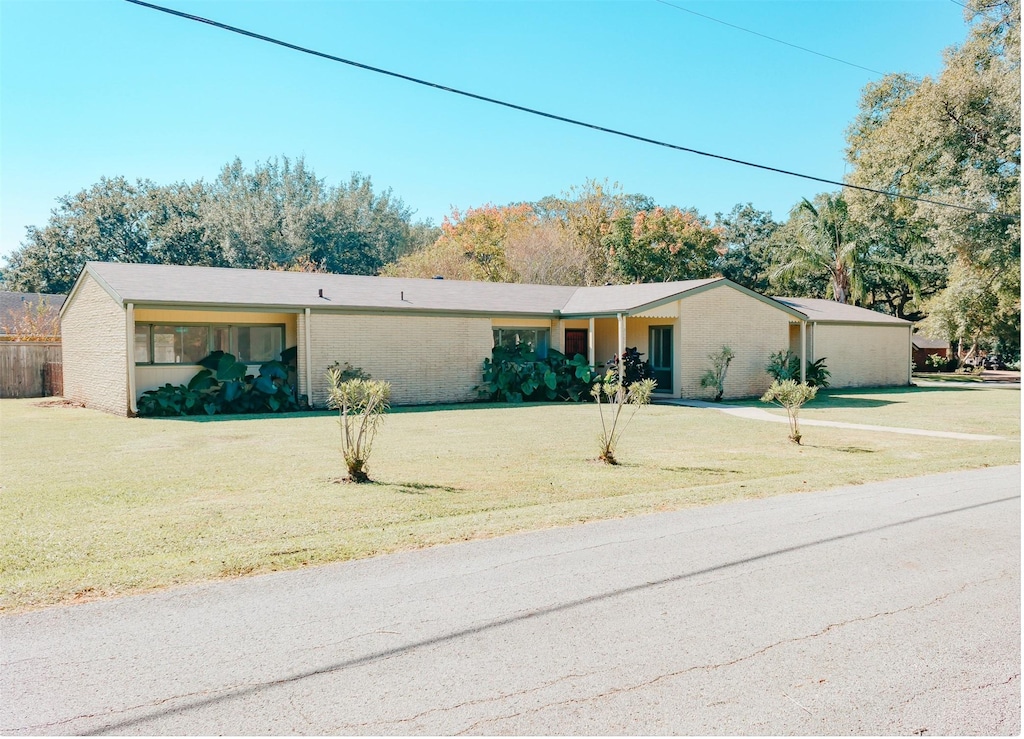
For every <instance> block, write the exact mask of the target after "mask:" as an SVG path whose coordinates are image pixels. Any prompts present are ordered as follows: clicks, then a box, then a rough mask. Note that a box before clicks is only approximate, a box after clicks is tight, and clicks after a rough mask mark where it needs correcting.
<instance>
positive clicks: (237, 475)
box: [0, 388, 1020, 610]
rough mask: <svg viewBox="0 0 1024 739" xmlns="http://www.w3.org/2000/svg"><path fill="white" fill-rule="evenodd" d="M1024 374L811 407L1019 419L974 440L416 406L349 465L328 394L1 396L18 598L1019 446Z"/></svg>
mask: <svg viewBox="0 0 1024 739" xmlns="http://www.w3.org/2000/svg"><path fill="white" fill-rule="evenodd" d="M997 396H998V397H997ZM1019 397H1020V396H1019V392H1017V391H1013V390H991V391H989V390H974V389H969V390H968V389H949V388H936V389H930V388H929V389H918V390H895V391H885V392H880V391H875V392H870V393H866V392H864V393H861V392H857V393H850V392H844V393H831V394H829V397H828V401H827V402H828V404H829V405H828V406H827V407H825V406H823V407H822V408H821V409H818V410H811V409H808V411H807V417H811V416H812V414H814V416H815V417H829V418H837V419H841V420H852V421H855V422H865V423H888V424H891V425H897V426H920V427H923V428H934V427H935V426H936V425H939V426H942V424H945V426H943V427H945V428H949V429H952V430H964V431H986V432H989V433H1000V434H1004V435H1007V436H1013V437H1014V438H1013V439H1011V440H1007V441H999V442H962V441H952V440H947V439H929V438H924V437H912V436H895V435H887V434H870V433H864V432H859V431H848V430H843V429H832V428H817V427H807V428H806V429H805V445H804V446H800V447H798V446H796V445H794V444H790V443H788V442H787V441H786V433H787V432H786V427H785V426H784V425H781V424H779V425H775V424H766V423H759V422H754V421H748V420H744V419H738V418H734V417H730V416H727V415H725V414H722V413H719V412H717V411H714V410H702V409H694V408H680V407H667V406H656V407H651V408H646V409H644V410H643V411H642V412H641V413H640V415H639V416H637V418H636V420H635V421H634V422H633V425H632V426H631V427H630V428H629V430H628V431H627V435H626V437H625V438H624V440H623V443H622V445H621V446H620V448H619V451H618V456H619V458H620V460H621V461H622V462H623V463H624V464H623V465H622V466H620V467H615V468H613V467H607V466H604V465H602V464H600V463H597V462H595V461H593V458H594V457H595V456H596V454H597V446H596V441H595V440H596V436H597V416H596V413H597V411H596V408H595V407H594V406H592V405H534V406H520V407H509V406H484V405H472V406H462V407H456V408H432V409H399V410H398V411H396V412H394V413H392V414H391V415H390V416H389V417H388V418H387V420H386V422H385V424H384V426H383V430H382V432H381V435H380V437H379V439H378V443H377V447H376V449H375V450H374V456H373V458H372V459H371V468H370V472H371V475H372V476H373V477H374V478H375V479H376V480H378V483H377V484H372V485H350V484H339V483H337V482H336V480H337V478H338V477H340V476H341V475H342V474H343V472H344V470H343V466H342V461H341V455H340V453H339V452H338V450H337V439H338V427H337V421H336V418H335V417H334V416H333V415H331V414H326V413H324V414H298V415H292V416H285V417H280V416H278V417H247V418H235V419H216V420H152V419H151V420H143V419H125V418H117V417H114V416H108V415H106V414H103V413H99V412H95V411H89V410H83V409H79V408H67V407H41V406H39V405H38V403H37V402H36V401H23V400H4V401H0V453H2V472H0V484H2V489H0V515H2V521H3V530H4V538H3V542H2V545H0V597H2V601H0V607H2V608H3V609H5V610H14V609H21V608H25V607H31V606H39V605H47V604H54V603H66V602H74V601H76V600H82V599H87V598H90V597H95V596H102V595H111V594H121V593H129V592H138V591H142V590H146V589H151V588H158V587H165V586H168V585H173V584H177V583H185V582H193V581H198V580H204V579H210V578H220V577H231V576H236V575H240V574H246V573H253V572H267V571H272V570H279V569H290V568H297V567H302V566H305V565H312V564H319V563H324V562H331V561H338V560H346V559H352V558H358V557H367V556H371V555H374V554H378V553H382V552H390V551H396V550H401V549H408V548H415V547H424V546H430V545H434V544H438V543H442V542H450V541H458V540H465V539H472V538H477V537H487V536H496V535H501V534H507V533H511V532H515V531H524V530H530V529H538V528H544V527H550V526H562V525H567V524H572V523H576V522H580V521H587V520H593V519H600V518H609V517H617V516H627V515H636V514H642V513H648V512H652V511H659V510H671V509H676V508H682V507H686V506H695V505H706V504H710V503H718V502H722V501H728V500H733V499H737V498H746V497H762V496H768V495H777V494H782V493H794V492H801V491H803V492H806V491H813V490H818V489H824V488H828V487H833V486H837V485H843V484H850V483H860V482H867V481H871V480H878V479H884V478H891V477H902V476H910V475H918V474H926V473H931V472H938V471H943V470H954V469H965V468H972V467H981V466H986V465H998V464H1010V463H1018V462H1019V460H1020V442H1019V434H1020V414H1019V404H1018V403H1019Z"/></svg>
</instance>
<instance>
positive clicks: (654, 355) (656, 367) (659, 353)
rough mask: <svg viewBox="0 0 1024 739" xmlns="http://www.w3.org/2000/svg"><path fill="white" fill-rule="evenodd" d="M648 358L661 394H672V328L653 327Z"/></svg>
mask: <svg viewBox="0 0 1024 739" xmlns="http://www.w3.org/2000/svg"><path fill="white" fill-rule="evenodd" d="M648 348H649V350H648V352H647V354H648V358H649V360H650V363H651V377H653V378H654V379H655V380H656V381H657V383H658V387H656V388H655V391H656V392H659V393H670V392H672V375H673V374H674V373H673V372H672V327H671V326H651V333H650V344H648Z"/></svg>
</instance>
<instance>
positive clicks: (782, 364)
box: [764, 349, 800, 382]
mask: <svg viewBox="0 0 1024 739" xmlns="http://www.w3.org/2000/svg"><path fill="white" fill-rule="evenodd" d="M764 371H765V372H767V373H768V374H769V375H771V376H772V379H774V380H776V381H777V382H783V381H784V380H799V379H800V357H798V356H797V355H796V354H794V353H793V352H791V351H790V350H789V349H786V350H785V351H781V352H775V353H774V354H772V355H771V356H770V357H769V358H768V364H767V366H766V367H765V368H764Z"/></svg>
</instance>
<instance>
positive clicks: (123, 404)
mask: <svg viewBox="0 0 1024 739" xmlns="http://www.w3.org/2000/svg"><path fill="white" fill-rule="evenodd" d="M125 320H126V317H125V310H124V308H122V307H121V306H120V305H118V304H117V303H116V302H114V299H113V298H111V297H110V295H109V294H108V293H107V292H106V291H105V290H104V289H103V288H102V287H100V285H99V283H97V282H96V281H95V280H94V279H93V278H92V277H91V276H90V275H88V274H87V275H86V276H85V277H84V278H83V279H82V283H81V284H80V285H79V287H78V290H77V292H76V293H75V294H74V296H72V298H71V302H70V304H69V305H68V306H67V308H66V309H65V311H64V317H63V318H62V319H61V322H60V331H61V341H62V343H63V354H64V397H65V398H67V399H68V400H74V401H76V402H79V403H84V404H85V406H86V407H87V408H95V409H97V410H102V411H107V412H108V413H116V414H117V415H119V416H127V415H128V348H127V347H128V339H127V328H126V324H125Z"/></svg>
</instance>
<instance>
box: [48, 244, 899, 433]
mask: <svg viewBox="0 0 1024 739" xmlns="http://www.w3.org/2000/svg"><path fill="white" fill-rule="evenodd" d="M61 319H62V320H61V325H62V332H63V341H64V394H65V397H67V398H69V399H71V400H75V401H78V402H82V403H84V404H86V405H87V406H91V407H94V408H99V409H102V410H105V411H109V412H111V413H117V414H121V415H131V414H133V413H134V411H135V402H136V400H137V399H138V397H139V395H141V394H142V393H143V392H144V391H146V390H149V389H152V388H156V387H159V386H161V385H163V384H164V383H168V382H170V383H172V384H180V383H185V382H187V381H188V380H189V378H190V377H192V375H194V374H195V373H196V372H197V371H198V369H199V367H198V366H197V364H196V362H197V361H198V360H200V359H202V358H203V357H204V356H206V355H207V354H208V353H209V352H210V351H212V350H215V349H222V350H224V351H228V352H230V353H232V354H235V355H236V356H238V357H239V359H240V360H241V361H243V362H245V363H247V364H250V365H251V366H252V367H253V368H254V369H255V368H256V366H258V365H259V364H260V363H261V362H263V361H266V360H268V359H272V358H274V357H275V356H277V355H278V354H279V352H280V351H281V350H282V349H284V348H286V347H291V346H295V347H297V354H298V391H299V393H300V394H301V395H306V396H308V398H309V399H310V401H311V403H312V404H313V405H314V406H316V407H323V406H324V404H325V403H326V399H327V381H326V379H325V377H324V373H325V370H326V368H327V367H328V366H329V365H331V364H332V363H334V362H336V361H337V362H342V363H344V362H348V363H350V364H352V365H353V366H355V367H361V368H362V369H363V370H364V371H366V372H368V373H369V374H370V375H371V376H372V377H374V378H375V379H381V380H388V381H389V382H391V384H392V402H394V403H395V404H396V405H407V404H420V403H444V402H463V401H469V400H473V399H475V398H476V397H477V393H476V391H475V389H474V388H475V386H477V385H478V384H480V382H481V380H482V377H481V369H482V363H483V360H484V359H485V358H487V357H489V356H490V354H491V349H492V347H493V346H494V345H495V343H499V342H500V343H514V342H516V341H528V342H530V343H531V344H533V345H534V346H535V347H536V348H537V349H538V351H539V352H541V353H543V352H546V351H547V350H548V349H556V350H558V351H562V352H564V353H567V354H569V355H573V354H576V353H580V354H584V355H586V356H587V357H588V359H589V361H590V362H591V363H592V364H603V363H604V362H606V361H607V360H609V359H610V358H611V357H612V356H613V355H614V354H616V353H618V352H621V351H622V349H623V348H624V347H627V346H629V347H637V348H638V349H639V350H640V351H641V352H643V353H644V354H645V355H646V357H647V358H648V359H649V360H650V362H651V364H652V367H653V370H654V374H655V378H656V379H657V380H658V389H659V391H660V392H661V393H663V394H664V395H666V396H670V397H705V396H706V395H707V392H706V391H705V390H704V389H702V388H701V387H700V377H701V375H702V374H703V373H704V371H705V370H706V369H707V368H708V366H709V365H710V360H709V359H708V355H709V354H711V353H713V352H717V351H718V350H719V349H720V348H721V347H722V346H723V345H729V346H730V347H731V348H732V349H733V351H734V352H735V355H736V356H735V359H734V360H733V362H732V364H731V366H730V367H729V374H728V378H727V380H726V384H725V386H726V397H733V398H735V397H750V396H754V395H758V394H760V393H761V392H762V391H763V390H764V389H765V388H766V387H767V386H768V384H769V382H770V378H769V377H768V376H767V375H766V374H765V371H764V368H765V365H766V364H767V362H768V358H769V355H770V354H772V353H773V352H777V351H780V350H785V349H787V348H792V349H793V350H794V351H795V352H796V353H797V354H799V355H801V356H806V357H808V358H809V359H813V358H815V357H822V356H824V357H828V359H827V360H826V362H827V365H828V367H829V369H830V370H831V372H832V377H833V384H834V385H835V386H837V387H844V386H856V385H906V384H909V382H910V331H911V324H910V323H908V322H907V321H902V320H899V319H896V318H892V317H890V316H884V315H882V314H879V313H874V312H872V311H868V310H864V309H862V308H855V307H851V306H844V305H838V304H835V303H830V302H829V301H816V300H804V299H796V298H784V299H779V300H773V299H772V298H769V297H766V296H764V295H760V294H758V293H756V292H753V291H751V290H748V289H747V288H744V287H741V286H740V285H737V284H735V283H733V282H730V281H729V280H727V279H725V278H715V279H707V280H687V281H683V282H668V283H652V284H639V285H608V286H603V287H562V286H555V285H522V284H499V283H490V282H461V281H455V280H440V279H437V280H423V279H408V278H390V277H362V276H354V275H335V274H310V273H300V272H266V271H258V270H242V269H223V268H215V267H181V266H170V265H144V264H120V263H100V262H90V263H89V264H87V265H86V267H85V269H84V270H83V271H82V273H81V275H79V278H78V280H77V282H76V283H75V286H74V288H73V289H72V291H71V294H70V295H69V296H68V300H67V302H66V303H65V305H64V308H63V310H62V311H61Z"/></svg>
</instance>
